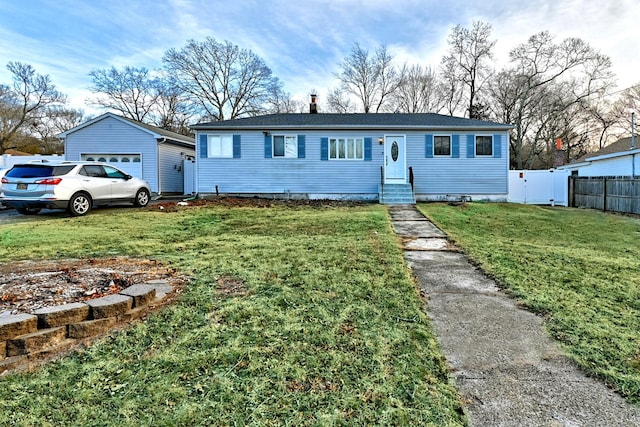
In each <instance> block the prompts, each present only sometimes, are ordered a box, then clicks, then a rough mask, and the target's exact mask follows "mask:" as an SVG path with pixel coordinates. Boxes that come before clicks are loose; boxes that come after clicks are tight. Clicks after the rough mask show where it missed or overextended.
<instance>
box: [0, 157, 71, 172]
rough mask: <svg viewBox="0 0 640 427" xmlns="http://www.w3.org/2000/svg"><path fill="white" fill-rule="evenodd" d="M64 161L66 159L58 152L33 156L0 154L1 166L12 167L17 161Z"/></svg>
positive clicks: (3, 167)
mask: <svg viewBox="0 0 640 427" xmlns="http://www.w3.org/2000/svg"><path fill="white" fill-rule="evenodd" d="M34 161H35V162H42V161H47V162H62V161H64V156H58V155H56V154H52V155H40V154H36V155H33V156H12V155H11V154H3V155H1V156H0V168H2V169H5V168H10V167H11V166H13V165H15V164H16V163H29V162H34Z"/></svg>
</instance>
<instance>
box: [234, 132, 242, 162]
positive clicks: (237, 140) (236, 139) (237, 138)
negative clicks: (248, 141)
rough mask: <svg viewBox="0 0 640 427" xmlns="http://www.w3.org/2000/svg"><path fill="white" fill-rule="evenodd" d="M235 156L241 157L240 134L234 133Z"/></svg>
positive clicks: (236, 157) (235, 157)
mask: <svg viewBox="0 0 640 427" xmlns="http://www.w3.org/2000/svg"><path fill="white" fill-rule="evenodd" d="M233 158H234V159H239V158H240V135H233Z"/></svg>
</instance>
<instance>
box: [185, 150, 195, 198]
mask: <svg viewBox="0 0 640 427" xmlns="http://www.w3.org/2000/svg"><path fill="white" fill-rule="evenodd" d="M182 171H183V173H184V194H194V193H195V192H196V161H195V160H191V159H184V160H183V161H182Z"/></svg>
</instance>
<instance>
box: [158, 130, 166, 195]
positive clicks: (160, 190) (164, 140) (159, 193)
mask: <svg viewBox="0 0 640 427" xmlns="http://www.w3.org/2000/svg"><path fill="white" fill-rule="evenodd" d="M165 142H167V138H165V137H163V138H162V139H160V140H158V145H157V146H156V147H157V150H156V156H157V159H156V179H157V181H158V197H160V196H162V179H161V178H162V177H161V176H160V169H162V168H161V167H160V144H164V143H165Z"/></svg>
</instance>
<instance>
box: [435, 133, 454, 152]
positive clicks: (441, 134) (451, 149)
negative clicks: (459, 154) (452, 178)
mask: <svg viewBox="0 0 640 427" xmlns="http://www.w3.org/2000/svg"><path fill="white" fill-rule="evenodd" d="M439 136H440V137H441V136H446V137H448V138H449V154H436V138H437V137H439ZM431 154H433V157H451V156H452V154H453V137H452V136H451V135H450V134H445V133H439V134H434V135H433V153H431Z"/></svg>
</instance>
